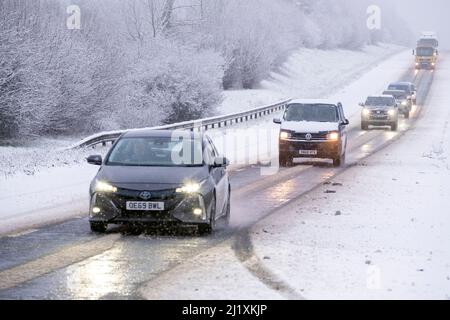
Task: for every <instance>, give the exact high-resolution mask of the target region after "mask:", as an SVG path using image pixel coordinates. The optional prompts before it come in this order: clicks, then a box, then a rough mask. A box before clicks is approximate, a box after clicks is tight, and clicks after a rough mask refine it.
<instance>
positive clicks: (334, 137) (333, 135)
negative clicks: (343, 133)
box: [327, 132, 339, 141]
mask: <svg viewBox="0 0 450 320" xmlns="http://www.w3.org/2000/svg"><path fill="white" fill-rule="evenodd" d="M327 140H331V141H337V140H339V133H338V132H330V133H329V134H328V135H327Z"/></svg>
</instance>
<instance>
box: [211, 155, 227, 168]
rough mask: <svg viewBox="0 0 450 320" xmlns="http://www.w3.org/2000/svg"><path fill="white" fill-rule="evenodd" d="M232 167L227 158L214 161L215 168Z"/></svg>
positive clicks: (217, 158)
mask: <svg viewBox="0 0 450 320" xmlns="http://www.w3.org/2000/svg"><path fill="white" fill-rule="evenodd" d="M229 165H230V160H228V159H227V158H226V157H216V158H215V159H214V164H213V167H215V168H218V167H225V168H226V167H228V166H229Z"/></svg>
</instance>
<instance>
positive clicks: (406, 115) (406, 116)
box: [404, 111, 409, 119]
mask: <svg viewBox="0 0 450 320" xmlns="http://www.w3.org/2000/svg"><path fill="white" fill-rule="evenodd" d="M404 116H405V119H409V111H406V112H405V113H404Z"/></svg>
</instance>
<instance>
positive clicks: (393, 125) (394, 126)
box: [391, 122, 398, 131]
mask: <svg viewBox="0 0 450 320" xmlns="http://www.w3.org/2000/svg"><path fill="white" fill-rule="evenodd" d="M397 129H398V122H393V123H392V124H391V131H397Z"/></svg>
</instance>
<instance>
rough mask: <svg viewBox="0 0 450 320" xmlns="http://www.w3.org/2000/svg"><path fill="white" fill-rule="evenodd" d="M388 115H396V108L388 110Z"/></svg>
mask: <svg viewBox="0 0 450 320" xmlns="http://www.w3.org/2000/svg"><path fill="white" fill-rule="evenodd" d="M388 115H389V116H391V117H393V116H395V110H394V109H390V110H388Z"/></svg>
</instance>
